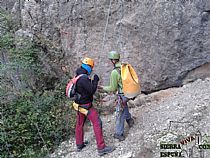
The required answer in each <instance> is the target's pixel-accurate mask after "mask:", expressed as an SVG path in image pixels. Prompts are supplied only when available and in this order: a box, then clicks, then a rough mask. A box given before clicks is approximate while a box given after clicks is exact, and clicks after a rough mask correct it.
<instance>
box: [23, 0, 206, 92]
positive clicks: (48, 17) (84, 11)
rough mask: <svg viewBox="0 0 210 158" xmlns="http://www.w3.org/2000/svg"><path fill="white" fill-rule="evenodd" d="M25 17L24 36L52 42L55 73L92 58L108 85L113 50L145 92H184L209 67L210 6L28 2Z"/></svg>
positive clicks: (173, 1) (199, 0) (130, 0)
mask: <svg viewBox="0 0 210 158" xmlns="http://www.w3.org/2000/svg"><path fill="white" fill-rule="evenodd" d="M21 16H22V29H23V30H28V31H29V32H31V33H32V34H39V35H42V37H44V38H47V39H49V40H51V41H53V42H52V43H53V46H54V47H56V48H57V52H56V53H57V54H56V56H55V60H56V61H55V62H57V64H55V67H56V66H57V69H61V68H62V70H63V71H70V72H71V73H73V70H74V69H75V68H76V67H77V66H78V65H79V63H80V60H81V58H82V57H83V56H91V57H93V58H94V59H95V60H96V67H95V72H96V73H98V74H100V76H101V77H102V78H103V79H102V82H103V83H104V84H105V83H108V76H109V73H110V70H111V69H112V67H111V65H110V62H109V61H108V60H107V58H106V55H107V52H109V51H111V50H117V51H119V52H120V53H121V57H122V61H124V62H130V63H132V65H133V66H134V68H135V69H136V70H137V72H138V74H139V77H140V81H141V84H142V91H145V92H151V91H156V90H159V89H164V88H167V87H172V86H180V85H181V84H182V83H183V80H184V81H186V78H185V77H186V76H188V74H189V73H190V72H191V71H192V70H193V71H194V70H195V69H197V68H199V67H200V66H202V65H205V64H207V63H209V62H210V2H209V0H170V1H169V0H152V1H151V0H116V1H115V0H111V1H109V0H100V1H99V0H71V1H69V0H60V1H58V0H40V1H38V0H36V1H35V0H30V1H25V2H24V5H23V7H22V8H21ZM58 65H59V66H60V67H59V68H58ZM208 68H209V67H208ZM58 72H59V70H58ZM61 72H62V71H61ZM207 73H208V69H207ZM58 74H60V75H62V73H58ZM202 76H203V75H202ZM204 76H205V74H204Z"/></svg>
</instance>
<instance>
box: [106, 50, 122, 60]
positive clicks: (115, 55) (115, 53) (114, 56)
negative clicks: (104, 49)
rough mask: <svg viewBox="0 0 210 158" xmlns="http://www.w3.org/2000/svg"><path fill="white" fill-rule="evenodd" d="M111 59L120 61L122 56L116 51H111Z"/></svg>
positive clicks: (109, 55)
mask: <svg viewBox="0 0 210 158" xmlns="http://www.w3.org/2000/svg"><path fill="white" fill-rule="evenodd" d="M108 58H109V59H120V54H119V53H117V52H116V51H111V52H109V54H108Z"/></svg>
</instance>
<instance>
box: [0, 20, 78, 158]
mask: <svg viewBox="0 0 210 158" xmlns="http://www.w3.org/2000/svg"><path fill="white" fill-rule="evenodd" d="M5 17H8V16H5ZM0 19H1V20H2V19H3V20H5V21H7V22H5V24H8V19H9V18H0ZM9 27H11V25H9ZM5 28H8V27H5ZM10 30H11V29H5V30H4V31H0V32H1V33H2V34H0V55H1V56H0V100H1V104H0V116H1V120H0V129H1V131H0V133H1V137H0V146H1V148H0V157H1V158H8V157H17V158H18V157H21V158H33V157H34V158H38V157H44V156H45V155H46V154H48V153H50V152H52V151H53V150H54V149H55V148H56V147H57V145H59V143H61V142H62V141H64V140H66V139H68V138H69V136H70V134H72V133H71V131H73V129H74V127H73V126H74V124H75V122H74V120H75V118H74V115H73V113H72V110H71V109H70V108H69V106H68V104H70V103H69V102H68V100H66V98H65V95H64V88H65V84H66V83H65V82H66V80H65V77H64V79H63V80H53V77H51V76H49V74H45V70H44V67H43V65H42V61H40V58H39V55H40V52H41V51H42V50H41V49H40V47H39V45H37V43H34V42H33V41H32V40H30V39H27V38H20V39H17V38H16V37H15V36H14V33H13V32H12V31H10ZM25 42H26V44H24V43H25ZM18 44H22V45H18ZM47 75H48V76H47ZM46 76H47V77H48V78H50V79H51V80H50V81H51V82H53V84H52V86H53V88H51V89H49V88H47V87H46V85H42V84H39V83H43V82H45V78H46ZM44 77H45V78H44Z"/></svg>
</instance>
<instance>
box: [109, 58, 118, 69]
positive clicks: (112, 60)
mask: <svg viewBox="0 0 210 158" xmlns="http://www.w3.org/2000/svg"><path fill="white" fill-rule="evenodd" d="M111 62H112V64H113V65H114V67H115V64H116V63H117V62H118V61H116V60H114V59H111Z"/></svg>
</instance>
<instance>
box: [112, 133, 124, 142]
mask: <svg viewBox="0 0 210 158" xmlns="http://www.w3.org/2000/svg"><path fill="white" fill-rule="evenodd" d="M114 138H115V139H118V140H119V141H120V142H121V141H123V140H125V137H124V135H118V134H116V133H115V134H114Z"/></svg>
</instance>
